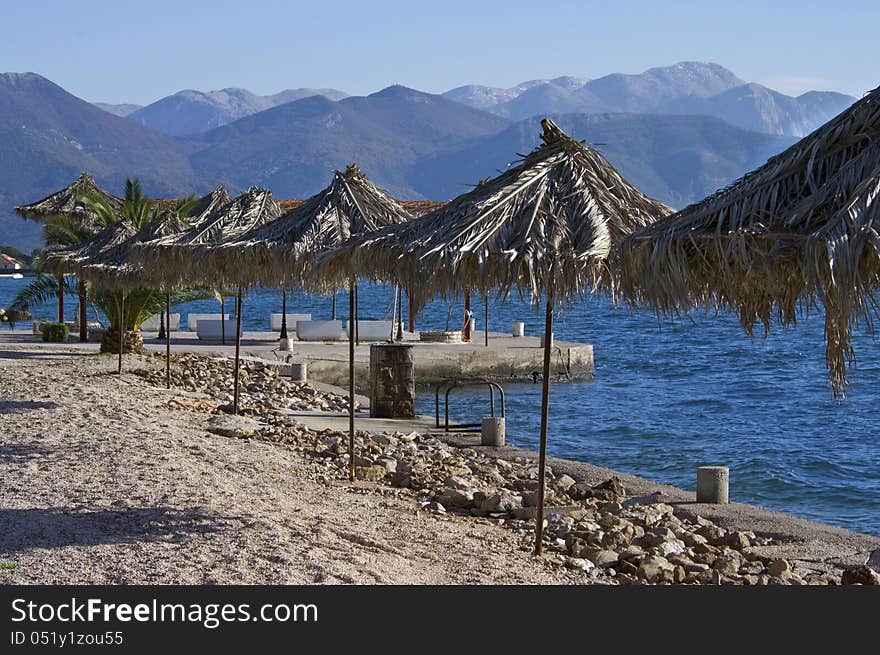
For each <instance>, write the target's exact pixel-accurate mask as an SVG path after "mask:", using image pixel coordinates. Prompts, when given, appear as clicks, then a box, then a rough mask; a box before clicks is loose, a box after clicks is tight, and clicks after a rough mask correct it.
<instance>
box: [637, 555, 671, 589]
mask: <svg viewBox="0 0 880 655" xmlns="http://www.w3.org/2000/svg"><path fill="white" fill-rule="evenodd" d="M674 570H675V567H674V566H673V565H672V563H671V562H670V561H669V560H667V559H666V558H665V557H659V556H656V555H650V556H648V557H646V558H645V559H643V560H642V561H641V563H640V564H639V568H638V576H639V577H640V578H642V579H643V580H646V581H647V582H650V583H658V582H671V581H672V577H673V571H674Z"/></svg>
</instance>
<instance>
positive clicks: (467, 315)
mask: <svg viewBox="0 0 880 655" xmlns="http://www.w3.org/2000/svg"><path fill="white" fill-rule="evenodd" d="M470 340H471V294H470V293H469V292H467V291H465V292H464V329H463V330H462V341H470Z"/></svg>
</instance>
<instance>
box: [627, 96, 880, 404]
mask: <svg viewBox="0 0 880 655" xmlns="http://www.w3.org/2000/svg"><path fill="white" fill-rule="evenodd" d="M878 193H880V88H878V89H875V90H874V91H872V92H871V93H869V94H867V95H866V96H865V97H864V98H862V99H861V100H859V101H858V102H856V103H855V104H853V105H852V107H850V108H849V109H847V110H846V111H844V112H843V113H841V114H840V115H839V116H837V117H835V118H833V119H832V120H830V121H829V122H828V123H826V124H825V125H823V126H822V127H820V128H819V129H817V130H816V131H814V132H813V133H812V134H810V135H808V136H807V137H805V138H804V139H802V140H801V141H799V142H798V143H796V144H795V145H793V146H792V147H790V148H789V149H787V150H786V151H784V152H783V153H781V154H779V155H777V156H775V157H773V158H771V159H770V160H769V161H768V162H767V163H766V164H765V165H764V166H761V167H760V168H758V169H756V170H755V171H753V172H751V173H748V174H747V175H745V176H744V177H742V178H740V179H739V180H737V181H735V182H734V183H732V184H731V185H730V186H728V187H727V188H725V189H722V190H720V191H718V192H716V193H715V194H713V195H711V196H709V197H708V198H706V199H705V200H703V201H701V202H699V203H697V204H694V205H691V206H690V207H687V208H685V209H683V210H682V211H680V212H678V213H677V214H674V215H672V216H669V217H668V218H666V219H665V220H663V221H660V222H658V223H656V224H654V225H652V226H649V227H647V228H646V229H644V230H642V231H640V232H638V233H636V234H634V235H633V236H632V237H631V238H630V239H628V240H627V242H626V244H625V246H624V249H623V253H624V258H625V264H626V265H625V267H624V273H625V275H624V287H625V293H626V295H627V297H628V298H629V299H630V300H631V301H633V302H647V303H649V304H651V305H653V306H654V307H655V308H656V309H658V310H660V311H664V312H678V311H686V310H687V309H690V308H692V307H699V306H702V307H722V308H726V309H732V310H734V311H736V312H738V313H739V316H740V321H741V323H742V325H743V327H744V328H745V329H746V330H747V331H748V332H749V333H751V332H752V330H753V327H754V325H755V323H756V322H758V321H760V322H761V323H762V324H763V325H764V328H765V330H769V329H770V323H771V319H772V318H773V316H774V315H775V316H777V317H778V318H779V319H780V321H781V322H782V323H784V324H785V323H794V322H795V321H796V318H797V313H798V309H799V307H800V308H810V307H811V306H816V305H822V306H823V307H824V310H825V337H826V353H825V357H826V363H827V366H828V370H829V374H830V377H831V382H832V388H833V390H834V393H835V394H837V393H840V392H842V391H843V390H844V389H845V386H846V384H847V378H846V369H847V366H848V365H850V364H851V363H852V362H853V357H854V353H853V349H852V342H851V329H852V324H853V323H854V322H857V321H858V320H859V319H861V318H869V317H868V316H867V314H868V310H869V309H870V308H871V307H874V306H875V302H874V299H873V292H874V291H875V290H876V289H877V287H878V281H880V220H878V218H880V217H878V214H880V200H878Z"/></svg>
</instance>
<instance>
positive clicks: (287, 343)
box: [278, 339, 293, 350]
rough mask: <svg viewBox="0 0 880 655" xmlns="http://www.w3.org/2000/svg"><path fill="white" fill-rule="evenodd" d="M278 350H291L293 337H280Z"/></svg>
mask: <svg viewBox="0 0 880 655" xmlns="http://www.w3.org/2000/svg"><path fill="white" fill-rule="evenodd" d="M278 350H293V339H280V340H279V341H278Z"/></svg>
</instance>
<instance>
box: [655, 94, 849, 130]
mask: <svg viewBox="0 0 880 655" xmlns="http://www.w3.org/2000/svg"><path fill="white" fill-rule="evenodd" d="M855 100H856V99H855V98H853V97H851V96H847V95H843V94H842V93H832V92H827V91H826V92H820V91H811V92H809V93H805V94H803V95H802V96H799V97H797V98H793V97H791V96H787V95H785V94H782V93H779V92H778V91H773V90H772V89H768V88H767V87H765V86H761V85H760V84H743V85H742V86H737V87H734V88H732V89H728V90H727V91H724V92H723V93H719V94H718V95H715V96H712V97H710V98H693V97H691V98H683V99H679V100H677V101H675V102H672V103H669V104H667V105H665V106H663V107H661V108H660V110H661V111H662V112H663V113H674V114H707V115H710V116H717V117H719V118H722V119H724V120H726V121H727V122H729V123H731V124H733V125H737V126H739V127H742V128H745V129H747V130H755V131H758V132H766V133H768V134H789V135H794V136H805V135H806V134H809V133H810V132H812V131H813V130H814V129H816V128H817V127H818V126H819V125H822V124H823V123H825V122H826V121H828V119H830V118H832V117H833V116H836V115H837V114H839V113H840V112H841V111H843V110H844V109H846V108H847V107H849V106H850V105H851V104H852V103H853V102H855Z"/></svg>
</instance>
